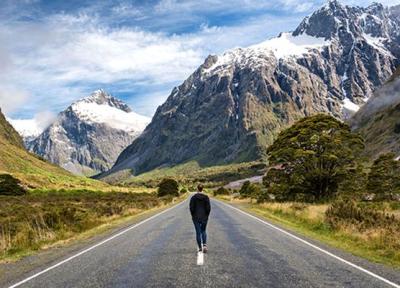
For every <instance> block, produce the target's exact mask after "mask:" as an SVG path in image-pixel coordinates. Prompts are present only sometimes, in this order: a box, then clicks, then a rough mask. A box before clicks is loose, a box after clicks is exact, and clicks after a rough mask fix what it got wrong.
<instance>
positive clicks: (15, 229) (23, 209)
mask: <svg viewBox="0 0 400 288" xmlns="http://www.w3.org/2000/svg"><path fill="white" fill-rule="evenodd" d="M171 201H172V197H166V198H158V197H157V196H156V193H123V192H108V193H105V192H94V191H90V190H60V191H57V190H48V191H46V192H44V191H38V190H36V191H31V192H30V193H29V194H28V195H26V196H15V197H13V196H0V261H5V260H10V259H17V258H19V257H21V256H23V255H26V254H29V253H31V252H32V251H35V250H39V249H42V248H43V247H46V246H49V245H51V244H52V243H55V242H59V241H62V240H66V239H70V238H72V237H76V236H77V235H80V234H82V233H84V232H87V231H90V230H91V229H94V228H96V227H99V226H101V225H104V224H109V223H111V222H113V221H115V220H118V219H121V218H124V217H129V216H133V215H138V214H140V213H142V212H144V211H148V210H149V209H152V208H155V207H162V206H164V205H168V204H169V203H171Z"/></svg>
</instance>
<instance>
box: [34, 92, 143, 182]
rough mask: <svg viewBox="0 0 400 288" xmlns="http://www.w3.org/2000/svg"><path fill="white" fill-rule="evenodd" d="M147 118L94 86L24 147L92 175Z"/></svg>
mask: <svg viewBox="0 0 400 288" xmlns="http://www.w3.org/2000/svg"><path fill="white" fill-rule="evenodd" d="M149 122H150V119H149V118H147V117H145V116H141V115H138V114H136V113H135V112H133V111H132V110H131V109H130V108H129V106H128V105H127V104H125V103H123V102H122V101H120V100H118V99H116V98H114V97H112V96H111V95H109V94H108V93H107V92H105V91H104V90H98V91H95V92H93V93H92V94H91V95H90V96H88V97H86V98H83V99H81V100H79V101H77V102H75V103H73V104H72V105H71V106H69V107H68V108H67V109H66V110H65V111H63V112H61V113H60V114H59V115H58V117H57V119H56V121H55V122H54V123H53V124H52V125H50V126H49V127H48V128H47V129H46V130H45V131H44V132H43V133H42V134H41V135H40V136H38V137H37V138H36V139H35V140H33V141H32V142H31V143H30V144H29V147H28V148H29V150H31V151H32V152H34V153H36V154H38V155H41V156H43V157H44V158H46V159H47V160H49V161H50V162H53V163H55V164H58V165H59V166H61V167H63V168H64V169H66V170H69V171H71V172H73V173H75V174H85V175H92V174H96V173H98V172H102V171H105V170H107V169H109V168H110V167H111V166H112V165H113V164H114V162H115V160H116V158H117V156H118V155H119V153H120V152H121V151H122V150H123V149H124V148H125V147H126V146H128V145H129V144H131V143H132V141H133V140H134V139H135V138H136V137H138V136H139V135H140V133H141V132H142V131H143V130H144V129H145V128H146V126H147V124H148V123H149Z"/></svg>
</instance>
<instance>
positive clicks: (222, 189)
mask: <svg viewBox="0 0 400 288" xmlns="http://www.w3.org/2000/svg"><path fill="white" fill-rule="evenodd" d="M217 195H230V191H229V190H228V189H226V188H225V187H219V188H218V189H217V190H214V196H217Z"/></svg>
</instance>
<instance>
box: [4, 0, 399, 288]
mask: <svg viewBox="0 0 400 288" xmlns="http://www.w3.org/2000/svg"><path fill="white" fill-rule="evenodd" d="M346 3H347V2H345V3H342V2H341V1H338V0H329V1H326V3H324V5H322V6H319V7H316V8H315V9H314V10H312V11H310V14H308V16H304V15H303V14H302V13H299V12H296V13H297V14H296V13H295V14H296V17H300V16H299V15H301V19H300V20H299V21H298V22H296V26H295V27H294V29H293V30H292V31H280V33H279V34H278V35H277V36H275V37H272V38H269V39H268V38H266V37H265V39H264V40H263V41H258V42H254V41H252V44H251V45H248V46H244V47H236V46H234V45H230V46H229V47H230V49H228V50H226V49H224V50H223V51H222V52H218V51H217V52H218V53H215V54H213V53H214V52H212V51H213V50H211V52H212V53H211V52H210V51H208V50H210V49H208V50H207V51H208V52H207V53H211V54H210V55H208V56H207V57H205V58H203V56H205V55H202V56H201V57H199V56H198V55H197V54H196V52H198V51H197V50H196V49H198V50H201V49H205V48H204V47H203V46H202V45H204V44H200V43H202V42H201V40H200V39H192V38H190V37H192V36H193V35H189V34H185V33H184V35H185V37H187V39H189V40H187V39H186V40H185V41H188V42H190V45H194V44H193V43H197V44H196V45H195V47H196V49H193V48H190V49H189V48H188V47H191V46H190V45H189V44H187V43H186V44H185V45H186V46H185V45H183V44H179V45H178V44H177V43H178V42H179V41H182V39H181V38H180V37H181V36H182V35H180V34H179V33H178V34H176V32H174V33H170V32H165V31H163V32H157V33H156V34H154V35H153V36H152V37H150V39H147V38H146V37H145V36H146V35H145V33H144V32H143V31H139V30H133V31H131V30H129V29H127V30H123V29H122V31H119V30H118V29H119V26H118V25H121V27H123V25H124V24H123V23H124V22H123V21H122V22H116V25H115V26H118V27H114V26H112V27H108V29H103V28H104V27H97V26H96V24H97V22H93V23H91V25H93V26H91V27H92V28H93V27H96V29H95V28H93V30H90V31H91V32H93V31H96V33H99V34H100V35H97V36H96V37H93V38H91V37H89V36H88V35H89V34H90V33H89V34H85V33H79V35H80V37H82V38H83V39H86V38H85V37H87V39H86V40H88V39H89V40H90V41H89V40H88V42H90V43H92V44H93V43H96V45H99V48H98V51H99V53H100V52H102V53H104V51H106V52H107V53H108V52H110V51H112V52H113V53H111V52H110V53H111V54H112V55H111V56H112V57H111V58H115V62H112V63H111V64H112V65H111V64H110V63H108V62H107V59H108V56H110V55H108V54H107V53H104V54H101V57H100V56H98V55H97V54H96V53H93V54H94V55H96V57H94V59H95V60H96V61H95V60H93V61H94V62H93V63H92V62H91V63H90V65H88V67H90V68H91V69H94V70H95V71H96V73H95V75H96V77H98V79H97V78H96V79H95V80H93V79H91V80H90V81H89V80H87V82H85V81H84V80H85V79H86V78H85V77H86V76H87V77H89V76H90V75H86V72H87V71H88V70H90V69H88V70H85V69H83V70H82V71H86V72H82V71H80V70H79V69H76V70H74V71H69V72H68V74H67V75H61V74H62V71H57V73H58V74H57V73H56V72H54V74H55V75H56V76H57V77H59V78H57V79H56V80H57V81H59V82H57V81H54V83H61V82H62V81H66V80H65V79H68V77H73V76H74V75H75V73H76V74H78V75H80V77H81V78H82V82H81V81H80V80H81V79H79V81H74V82H73V83H72V84H69V85H70V86H69V88H68V89H65V90H64V92H63V93H61V94H60V95H58V94H57V95H56V94H54V95H53V96H51V97H48V98H49V99H47V100H48V101H49V103H50V102H51V103H53V102H52V101H53V100H54V99H59V101H60V104H57V106H56V108H54V109H53V108H52V109H53V110H51V111H50V112H49V111H47V110H45V109H42V108H43V107H41V106H46V105H44V103H39V101H38V100H35V101H36V102H37V103H36V102H35V103H28V102H25V103H26V104H25V106H24V105H20V107H19V109H20V110H19V112H18V113H17V112H15V113H14V112H11V111H13V110H12V109H11V108H13V107H11V106H12V105H10V102H9V101H3V100H4V99H5V97H4V96H3V95H5V94H2V92H1V89H0V97H2V98H1V99H0V100H1V101H3V102H0V105H1V104H2V103H6V105H4V108H3V107H0V286H4V287H18V286H23V287H60V286H71V287H131V286H132V285H135V286H137V287H188V286H193V287H265V286H268V287H344V286H345V287H400V286H399V285H400V284H399V283H400V278H399V275H400V273H399V268H400V254H399V251H400V234H399V233H400V89H399V88H400V49H399V47H400V5H397V6H396V5H393V6H389V7H386V6H384V5H383V4H381V3H372V4H369V5H361V6H357V5H348V4H346ZM114 8H115V7H114ZM120 8H121V7H120ZM131 8H132V7H131ZM159 8H160V7H158V8H157V9H159ZM121 9H122V8H121ZM126 9H127V8H125V10H124V9H122V10H123V11H125V12H124V13H126V12H127V10H126ZM122 10H118V9H116V8H115V9H113V10H112V11H113V12H110V13H111V14H110V15H111V16H110V17H111V18H110V19H114V18H112V17H114V16H113V14H112V13H117V12H115V11H119V12H118V13H122V12H121V11H122ZM128 10H129V11H130V8H129V9H128ZM63 11H64V10H63ZM110 11H111V10H110ZM63 13H64V12H63ZM65 13H66V14H68V13H67V12H65ZM137 13H139V12H137ZM80 15H81V16H82V15H86V14H80ZM129 15H130V14H129ZM64 16H65V15H64ZM64 16H63V17H64ZM63 17H62V18H60V19H59V18H57V19H58V20H57V21H61V20H62V21H64V20H65V19H67V20H68V19H70V18H68V17H67V16H65V19H64V18H63ZM85 17H89V16H87V15H86V16H85ZM132 17H133V16H132ZM135 17H138V19H141V18H140V17H139V16H138V15H136V14H135ZM63 19H64V20H63ZM71 19H72V18H71ZM104 19H106V18H102V17H99V18H96V21H100V22H101V21H105V20H104ZM107 19H108V20H109V18H107ZM135 19H136V18H135ZM178 19H179V17H178ZM232 19H233V20H234V18H232ZM233 20H232V21H233ZM0 21H1V20H0ZM16 21H17V20H16ZM18 21H19V20H18ZM68 21H69V20H68ZM74 21H75V22H74ZM79 21H81V20H79ZM79 21H77V20H76V19H75V20H71V23H72V24H71V23H70V24H71V25H76V23H79ZM82 21H83V20H82ZM135 21H136V20H135ZM137 21H139V20H137ZM179 21H183V20H182V19H179ZM193 21H194V19H193ZM196 21H197V20H196ZM269 21H272V20H269ZM73 23H75V24H73ZM242 24H243V23H241V25H242ZM207 25H208V24H207ZM207 25H206V24H204V23H203V24H201V25H199V26H200V28H199V29H200V30H201V31H202V32H201V33H202V35H203V34H207V33H220V35H219V34H218V37H221V39H224V38H223V37H224V35H223V34H224V32H221V31H224V30H223V29H225V28H226V27H225V28H221V27H220V28H219V29H222V30H218V29H217V28H215V27H211V26H210V27H209V26H207ZM252 25H254V24H252ZM265 25H266V26H265V27H267V28H268V27H269V28H271V27H270V26H269V25H270V23H269V22H268V21H266V23H265ZM214 28H215V29H214ZM267 28H264V29H267ZM63 29H64V28H63ZM65 29H66V30H68V29H70V26H68V25H66V26H65ZM135 29H136V28H135ZM155 29H156V28H155ZM254 29H255V28H254ZM282 29H283V28H282ZM0 30H1V29H0ZM156 30H157V29H156ZM116 31H119V32H116ZM160 31H161V30H160ZM215 31H217V32H215ZM108 33H109V34H110V35H112V37H111V38H112V39H108V41H106V40H105V39H104V38H103V37H105V35H108ZM135 33H139V34H140V36H135V37H134V40H132V39H131V38H130V37H133V35H136V34H135ZM110 35H108V36H110ZM207 35H208V34H207ZM0 36H1V31H0ZM157 37H158V38H157ZM163 37H170V38H169V40H170V41H169V42H168V43H164V44H163V45H164V46H165V47H164V46H163V45H161V44H160V45H158V44H157V45H153V44H152V45H150V48H149V51H150V52H151V53H150V54H151V55H150V56H147V57H144V55H142V54H141V53H142V52H140V53H139V56H140V57H138V56H137V55H136V54H135V57H134V59H133V58H132V59H133V60H134V61H133V60H132V62H131V61H127V60H126V59H127V58H124V59H122V60H121V59H119V58H118V55H119V54H124V53H122V50H123V49H126V48H127V47H128V48H129V49H128V50H129V53H126V54H124V57H125V56H126V55H131V54H130V53H131V50H132V51H133V50H135V49H139V50H140V49H142V48H143V47H142V45H144V46H146V45H147V42H152V41H155V40H154V39H162V38H163ZM202 37H204V35H203V36H202ZM82 38H77V39H73V41H71V42H70V43H80V44H79V45H77V47H78V48H76V47H75V48H76V49H78V51H79V53H78V54H79V55H80V56H81V54H80V53H82V55H83V56H82V58H81V57H79V59H80V61H82V62H85V61H86V60H87V59H86V58H90V57H87V56H88V55H89V53H88V54H86V52H85V53H83V50H81V49H82V47H88V46H90V45H92V44H90V43H86V42H84V43H85V44H82V43H81V42H79V41H81V40H82ZM142 38H143V39H144V40H143V39H142ZM127 39H130V40H129V41H133V42H134V44H132V43H129V45H126V46H127V47H125V46H124V45H122V47H120V46H119V44H118V41H126V40H127ZM213 39H214V38H213ZM213 39H211V40H213ZM215 39H216V38H215ZM215 39H214V40H215ZM218 39H219V38H218ZM86 40H85V41H86ZM142 40H143V41H142ZM211 40H210V41H211ZM91 41H92V42H91ZM103 41H104V43H106V44H107V45H105V47H106V49H105V50H104V51H103V50H102V49H104V46H102V45H104V43H103ZM135 41H138V42H139V43H140V45H139V44H138V43H136V42H135ZM146 41H147V42H146ZM215 41H216V43H217V42H218V41H217V40H215ZM225 41H227V40H226V39H225ZM232 43H234V42H232ZM235 43H236V42H235ZM47 44H48V43H47V42H46V43H44V45H47ZM131 44H132V45H131ZM81 45H82V47H81ZM85 45H86V46H85ZM180 45H181V46H180ZM46 47H47V46H46ZM171 47H172V48H171ZM176 47H178V48H179V49H184V50H185V49H186V50H187V51H185V53H184V54H183V55H186V56H185V57H187V58H185V59H184V60H185V61H188V62H190V61H192V62H190V63H191V65H192V64H193V63H195V64H196V65H192V66H193V67H196V68H194V69H192V70H191V72H190V73H186V72H185V73H184V72H182V71H186V70H182V71H179V72H180V73H181V74H179V75H180V77H181V78H179V79H178V80H179V81H177V80H176V79H175V78H174V79H172V78H173V76H174V75H173V73H172V72H171V71H172V70H174V69H176V70H178V69H181V68H182V67H181V66H179V65H180V64H179V63H176V62H179V61H181V60H182V59H179V57H181V56H180V55H181V54H179V53H177V54H176V55H175V54H174V52H171V49H172V50H173V49H175V48H176ZM182 47H184V48H182ZM232 47H236V48H232ZM1 48H2V47H0V56H1V55H2V53H3V52H2V51H3V50H2V49H1ZM100 48H102V49H100ZM47 49H49V48H47ZM143 49H144V48H143ZM50 50H51V49H50ZM95 50H96V51H97V47H96V49H95ZM7 51H8V50H7ZM43 51H44V52H43V53H45V54H46V51H47V50H45V49H44V50H43ZM140 51H142V50H140ZM143 51H147V50H146V49H144V50H143ZM70 52H71V54H74V49H71V51H70ZM117 52H118V53H117ZM132 53H133V52H132ZM143 53H144V52H143ZM147 53H149V52H148V51H147ZM168 53H172V54H173V55H174V56H173V57H172V58H168V57H167V56H168V55H169V54H168ZM133 54H134V53H133ZM38 55H39V54H38ZM99 55H100V54H99ZM193 55H197V56H193ZM69 56H70V55H69V54H68V53H66V54H65V57H69ZM132 57H133V56H132ZM83 58H85V59H83ZM117 58H118V59H117ZM128 58H129V57H128ZM1 59H2V58H1V57H0V60H1ZM129 59H130V58H129ZM160 59H161V60H162V61H161V60H160ZM171 59H172V60H171ZM196 59H197V60H196ZM199 59H200V60H199ZM103 60H104V63H103ZM189 60H190V61H189ZM198 60H199V61H200V62H199V61H198ZM141 61H144V62H141ZM146 61H148V62H149V63H150V64H149V63H147V62H146ZM157 61H161V63H162V65H161V66H162V67H165V66H168V65H169V66H168V67H169V69H171V70H168V73H164V72H162V73H161V72H160V71H164V70H162V69H161V68H160V67H159V66H157V65H156V66H151V65H153V64H154V63H153V62H157ZM196 61H197V62H196ZM0 62H1V61H0ZM21 62H22V61H21ZM50 62H51V61H50ZM50 62H48V63H47V64H48V65H51V63H50ZM78 62H79V61H77V62H74V65H77V64H78ZM145 62H146V63H147V64H148V65H149V66H150V67H153V68H154V71H152V73H153V74H152V77H155V78H156V79H155V78H151V77H149V76H148V75H147V76H146V75H141V73H142V72H143V71H144V70H143V71H142V70H141V69H145V68H146V67H145V66H146V65H145V64H143V63H145ZM85 63H86V62H85ZM106 63H107V65H106ZM151 63H153V64H151ZM200 63H201V64H200ZM100 64H104V65H105V66H104V67H107V69H106V70H107V73H109V74H108V76H107V77H105V76H104V75H103V74H102V73H104V67H103V68H100V66H101V65H100ZM178 64H179V65H178ZM199 64H200V65H199ZM43 65H46V63H44V64H43ZM129 65H132V66H129ZM175 65H176V66H175ZM188 65H189V64H188ZM142 66H143V67H142ZM192 66H190V67H192ZM120 67H125V68H124V69H123V73H119V72H121V71H118V69H119V68H120ZM171 67H172V68H171ZM175 67H176V68H175ZM139 68H140V69H139ZM101 69H103V70H101ZM163 69H165V68H163ZM61 70H63V69H61ZM174 72H176V71H174ZM87 73H88V74H90V73H89V72H87ZM132 73H133V74H132ZM139 74H140V75H139ZM143 74H145V73H144V72H143ZM121 75H122V76H121ZM138 75H139V76H138ZM154 75H155V76H154ZM103 76H104V77H105V78H102V77H103ZM117 76H118V77H122V79H117V80H115V79H114V78H113V77H117ZM174 77H176V75H175V76H174ZM100 79H101V80H100ZM183 79H185V80H183ZM53 80H54V79H53ZM114 80H115V81H114ZM84 82H85V83H86V85H87V86H85V87H84V88H83V87H80V88H79V87H78V86H79V85H83V84H82V83H84ZM54 83H50V81H49V85H50V84H51V85H53V84H54ZM171 83H172V84H173V85H172V84H171ZM100 84H101V85H100ZM0 86H1V81H0ZM97 86H98V87H107V89H106V90H107V91H111V92H107V91H106V90H105V89H97V88H93V87H97ZM167 86H168V87H167ZM46 87H47V86H46ZM133 87H135V88H136V89H137V90H134V89H133ZM64 88H65V87H64ZM171 88H172V89H171ZM57 89H59V88H57ZM96 89H97V90H96ZM7 91H8V90H7ZM43 91H45V90H43ZM55 91H60V90H55ZM87 91H93V92H89V93H88V92H87ZM144 91H145V92H144ZM165 91H168V92H165ZM34 93H37V91H36V92H35V91H33V90H32V94H27V95H37V94H34ZM64 93H65V94H64ZM74 93H76V94H74ZM165 93H167V94H165ZM67 94H68V95H67ZM160 94H163V95H164V96H166V97H164V98H162V97H161V96H160ZM15 95H16V96H15V97H16V98H15V99H16V103H17V102H18V101H17V100H18V99H17V98H18V97H19V96H21V95H19V94H18V93H15ZM24 95H25V94H24ZM24 95H22V96H23V97H27V96H24ZM46 95H48V94H46ZM82 95H84V96H82ZM85 95H86V96H85ZM22 96H21V97H22ZM78 96H79V97H78ZM8 97H10V99H11V96H8ZM23 97H22V98H23ZM32 97H33V96H32ZM35 97H37V99H39V97H38V96H35ZM146 97H148V99H151V101H149V100H148V99H147V98H146ZM3 98H4V99H3ZM22 98H21V99H22ZM50 98H51V99H50ZM61 98H63V99H61ZM64 98H65V99H64ZM161 98H162V101H159V100H160V99H161ZM35 99H36V98H35ZM40 99H42V100H41V101H42V102H43V98H40ZM6 100H8V99H6ZM61 100H62V101H61ZM31 102H34V100H32V101H31ZM148 102H154V103H160V104H159V106H158V107H157V108H156V109H154V111H153V112H154V114H151V115H150V113H149V112H148V111H150V109H149V108H148V107H147V106H146V105H145V104H144V103H148ZM154 103H152V105H154ZM42 104H43V105H42ZM13 105H14V104H13ZM48 106H49V105H47V106H46V107H48ZM10 107H11V108H10ZM60 107H61V108H60ZM131 107H132V108H131ZM13 109H16V108H13ZM17 110H18V109H17ZM54 111H56V112H55V113H54ZM137 111H138V112H137ZM36 112H37V113H36ZM143 112H146V113H143ZM34 113H36V114H34ZM47 113H49V114H47ZM56 113H58V114H56ZM142 113H143V115H142ZM50 114H51V115H50ZM16 115H18V116H16ZM20 115H30V116H32V117H31V118H28V117H20ZM144 115H147V116H144ZM150 116H151V117H150ZM199 184H201V185H202V187H204V192H205V194H206V195H208V196H209V197H210V198H211V207H212V208H211V211H212V212H211V214H210V215H211V216H210V224H209V231H210V233H209V243H210V245H209V246H210V252H209V254H207V255H205V254H203V251H200V252H199V253H201V254H200V255H202V257H203V258H201V259H203V261H198V262H196V259H195V256H196V253H195V252H196V251H195V250H196V249H195V248H196V247H195V242H194V238H193V237H192V236H194V235H192V233H191V232H193V231H192V228H193V227H192V223H191V221H192V220H191V217H190V214H189V211H188V205H189V199H190V198H191V197H192V195H193V193H195V192H196V191H197V189H200V191H201V189H202V188H201V187H200V188H198V185H199ZM171 263H174V264H173V265H171ZM199 266H201V267H199ZM199 271H200V272H199ZM207 277H208V278H207ZM193 281H196V282H195V283H196V284H195V285H191V284H190V283H193ZM199 283H200V284H201V285H200V284H199Z"/></svg>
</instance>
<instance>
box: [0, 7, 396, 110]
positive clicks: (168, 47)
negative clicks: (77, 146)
mask: <svg viewBox="0 0 400 288" xmlns="http://www.w3.org/2000/svg"><path fill="white" fill-rule="evenodd" d="M383 1H386V2H389V1H388V0H383ZM394 1H395V2H396V3H397V2H398V3H400V0H394ZM324 2H325V1H322V0H317V1H303V2H299V1H296V0H280V1H276V2H273V1H258V0H233V1H221V0H205V1H200V2H199V1H193V0H188V1H184V2H182V1H176V0H162V1H160V2H159V4H158V5H157V6H155V7H153V10H154V11H153V12H152V13H155V14H150V15H149V14H146V13H149V12H148V11H147V12H146V11H144V10H143V9H142V8H141V7H137V6H134V5H132V4H130V3H129V2H127V1H123V2H120V4H118V5H116V6H114V7H111V8H110V15H111V16H110V17H111V18H104V17H102V16H100V15H99V14H96V13H91V14H90V15H89V14H85V13H83V12H81V13H77V14H75V15H70V14H65V13H59V14H55V15H50V16H47V17H45V18H43V19H41V21H35V22H32V21H28V22H21V21H17V20H15V17H16V16H15V15H14V14H13V13H11V14H12V15H13V18H10V19H11V20H10V19H8V20H4V19H5V18H4V17H3V18H4V19H3V20H0V76H1V77H0V106H1V107H2V108H4V110H5V111H6V112H7V113H12V112H15V111H17V112H18V114H21V115H22V114H23V115H30V116H31V117H32V115H34V114H35V113H37V111H42V110H52V111H60V110H61V109H64V108H65V107H66V106H68V105H69V104H70V103H71V102H72V101H74V100H76V99H77V98H80V97H83V96H86V95H87V94H88V93H90V90H91V89H95V88H99V86H101V87H103V88H105V89H106V90H108V88H109V87H113V90H114V91H116V92H118V87H117V86H118V85H119V84H118V83H121V82H123V83H124V84H123V89H125V90H127V89H128V90H129V89H130V90H131V91H133V92H134V91H135V89H136V88H137V87H138V86H140V87H142V88H143V86H146V85H147V87H149V89H148V90H149V91H146V92H144V93H143V94H142V95H139V96H135V98H134V99H133V100H131V101H129V102H130V104H132V106H133V107H139V110H140V111H144V112H145V113H146V114H147V115H149V116H150V115H151V113H152V112H153V111H154V110H155V108H156V107H157V105H158V104H160V103H161V102H162V101H163V100H164V99H166V97H167V96H168V94H169V91H171V90H172V88H173V86H174V85H177V84H178V83H180V82H182V81H183V80H184V79H185V78H186V77H187V76H189V74H190V73H192V72H193V70H194V69H195V68H196V67H197V66H198V65H199V64H201V63H202V62H203V61H204V58H205V57H206V56H207V54H218V53H221V52H223V51H224V50H226V49H230V48H233V47H237V46H248V45H251V44H255V43H258V42H261V41H263V40H265V39H266V38H269V37H271V36H274V35H276V34H277V33H278V32H281V31H286V30H290V29H293V28H294V27H296V25H297V24H298V23H299V22H300V20H301V17H302V15H303V14H304V12H305V11H308V10H311V9H314V8H315V7H316V6H320V5H322V3H324ZM350 2H352V4H361V5H365V4H363V3H361V2H362V1H361V0H348V1H346V3H350ZM371 2H372V1H371ZM390 2H392V1H390ZM14 8H15V7H14ZM269 8H270V9H280V10H284V11H286V14H280V15H277V16H271V15H268V14H264V15H259V14H257V16H254V17H250V16H249V17H247V21H246V22H245V23H237V24H236V26H209V25H207V23H205V24H203V25H202V26H201V27H200V29H198V30H197V31H194V32H192V33H183V34H179V35H174V34H173V35H170V34H167V33H155V32H150V31H145V30H144V29H140V28H134V27H130V28H127V27H123V26H118V25H117V26H116V27H113V28H110V26H112V24H113V23H112V22H110V21H111V20H110V19H116V18H117V17H118V15H119V16H121V15H122V16H124V17H132V18H134V19H141V18H146V17H150V18H151V17H153V19H154V21H166V25H168V21H171V18H173V17H175V20H176V21H179V18H177V17H176V16H177V15H181V16H182V17H184V15H186V16H185V17H186V18H190V17H192V16H193V17H196V15H195V14H196V13H197V12H198V11H203V12H207V13H209V12H210V11H211V12H212V11H214V12H215V13H217V14H218V13H227V12H234V11H242V10H243V11H257V10H260V9H269ZM15 9H16V8H15ZM13 11H14V10H13ZM15 11H16V10H15ZM15 11H14V12H15ZM32 11H33V10H32ZM290 12H295V13H294V14H293V13H292V14H291V13H290ZM299 12H301V13H303V14H296V13H299ZM27 13H28V12H26V11H25V12H24V11H23V16H25V15H26V14H27ZM32 13H33V12H32ZM185 13H186V14H185ZM2 14H3V13H1V12H0V16H1V15H2ZM9 14H10V13H9ZM163 15H164V16H165V17H164V16H163ZM285 15H286V16H285ZM296 15H297V16H296ZM0 19H1V18H0ZM175 20H174V21H175ZM121 27H122V28H121ZM15 35H18V37H15ZM153 86H156V87H157V88H153ZM142 90H143V89H142ZM164 93H165V94H164ZM133 94H135V95H137V93H133ZM162 95H164V96H162ZM11 99H12V100H11ZM135 101H138V105H135V104H136V102H135Z"/></svg>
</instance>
